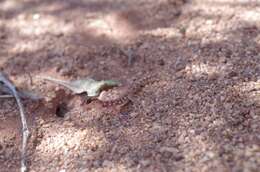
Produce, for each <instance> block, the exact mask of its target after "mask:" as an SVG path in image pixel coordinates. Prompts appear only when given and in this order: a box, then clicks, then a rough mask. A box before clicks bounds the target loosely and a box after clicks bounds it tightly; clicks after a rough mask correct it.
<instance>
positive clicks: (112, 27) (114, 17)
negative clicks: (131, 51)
mask: <svg viewBox="0 0 260 172" xmlns="http://www.w3.org/2000/svg"><path fill="white" fill-rule="evenodd" d="M86 29H91V30H92V31H93V34H95V36H97V37H98V36H102V35H106V36H107V37H108V38H110V39H112V40H115V41H117V42H122V43H123V42H124V41H125V40H126V39H128V40H131V39H133V38H134V37H135V34H136V30H135V29H134V28H133V26H132V25H131V24H130V23H129V22H128V21H127V19H125V18H123V17H121V14H120V13H110V14H108V15H106V16H102V17H98V18H95V19H92V20H88V21H87V27H86Z"/></svg>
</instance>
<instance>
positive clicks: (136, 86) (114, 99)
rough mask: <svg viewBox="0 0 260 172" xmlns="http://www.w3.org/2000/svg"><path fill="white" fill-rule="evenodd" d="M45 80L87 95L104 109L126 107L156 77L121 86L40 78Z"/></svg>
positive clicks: (109, 83)
mask: <svg viewBox="0 0 260 172" xmlns="http://www.w3.org/2000/svg"><path fill="white" fill-rule="evenodd" d="M40 78H42V79H44V80H48V81H50V82H53V83H56V84H59V85H62V86H64V87H66V88H68V89H70V90H72V91H73V92H74V93H75V94H81V93H85V92H86V93H87V96H88V99H91V100H97V101H99V102H100V103H101V104H102V106H103V107H111V106H124V105H126V104H127V103H129V102H131V101H132V99H133V96H134V95H135V94H136V93H137V92H138V91H139V90H140V89H142V87H144V86H145V85H147V84H151V83H154V81H156V80H154V79H155V78H157V77H154V76H151V75H149V76H147V77H144V78H142V79H137V81H134V82H133V84H128V85H121V84H119V82H115V81H112V80H103V81H95V80H93V79H91V78H87V79H82V80H75V81H71V82H68V81H63V80H59V79H54V78H51V77H47V76H44V77H40Z"/></svg>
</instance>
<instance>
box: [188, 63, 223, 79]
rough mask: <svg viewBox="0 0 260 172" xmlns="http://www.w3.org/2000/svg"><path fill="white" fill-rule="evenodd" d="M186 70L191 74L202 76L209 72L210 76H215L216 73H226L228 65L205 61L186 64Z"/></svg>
mask: <svg viewBox="0 0 260 172" xmlns="http://www.w3.org/2000/svg"><path fill="white" fill-rule="evenodd" d="M185 71H186V73H187V74H188V75H189V76H195V77H200V76H202V75H204V74H207V75H208V76H209V77H211V76H212V77H213V76H215V75H221V74H224V72H225V71H226V66H225V65H221V64H216V65H214V66H213V65H208V64H204V63H192V64H190V65H187V66H186V68H185Z"/></svg>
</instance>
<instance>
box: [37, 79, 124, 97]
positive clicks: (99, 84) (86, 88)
mask: <svg viewBox="0 0 260 172" xmlns="http://www.w3.org/2000/svg"><path fill="white" fill-rule="evenodd" d="M41 78H43V79H45V80H48V81H51V82H53V83H56V84H59V85H62V86H64V87H66V88H68V89H70V90H71V91H72V92H73V93H74V94H81V93H87V96H88V97H97V96H98V95H99V94H100V92H101V91H102V90H104V89H107V88H112V87H115V86H118V85H119V82H117V81H114V80H101V81H96V80H94V79H92V78H85V79H79V80H75V81H70V82H69V81H62V80H58V79H54V78H50V77H41Z"/></svg>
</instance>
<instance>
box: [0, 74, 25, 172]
mask: <svg viewBox="0 0 260 172" xmlns="http://www.w3.org/2000/svg"><path fill="white" fill-rule="evenodd" d="M0 82H2V83H3V84H4V85H5V86H6V87H8V88H9V89H10V91H11V92H12V95H13V96H14V97H15V100H16V102H17V104H18V107H19V111H20V116H21V121H22V131H23V141H22V152H21V154H22V157H21V172H25V171H26V170H27V167H26V158H25V156H26V147H27V141H28V138H29V135H30V132H29V129H28V125H27V122H26V118H25V113H24V108H23V105H22V103H21V99H20V97H19V96H18V93H17V91H16V88H15V86H14V85H13V84H12V82H11V81H10V80H9V79H8V77H7V76H5V74H3V73H2V72H0Z"/></svg>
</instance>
